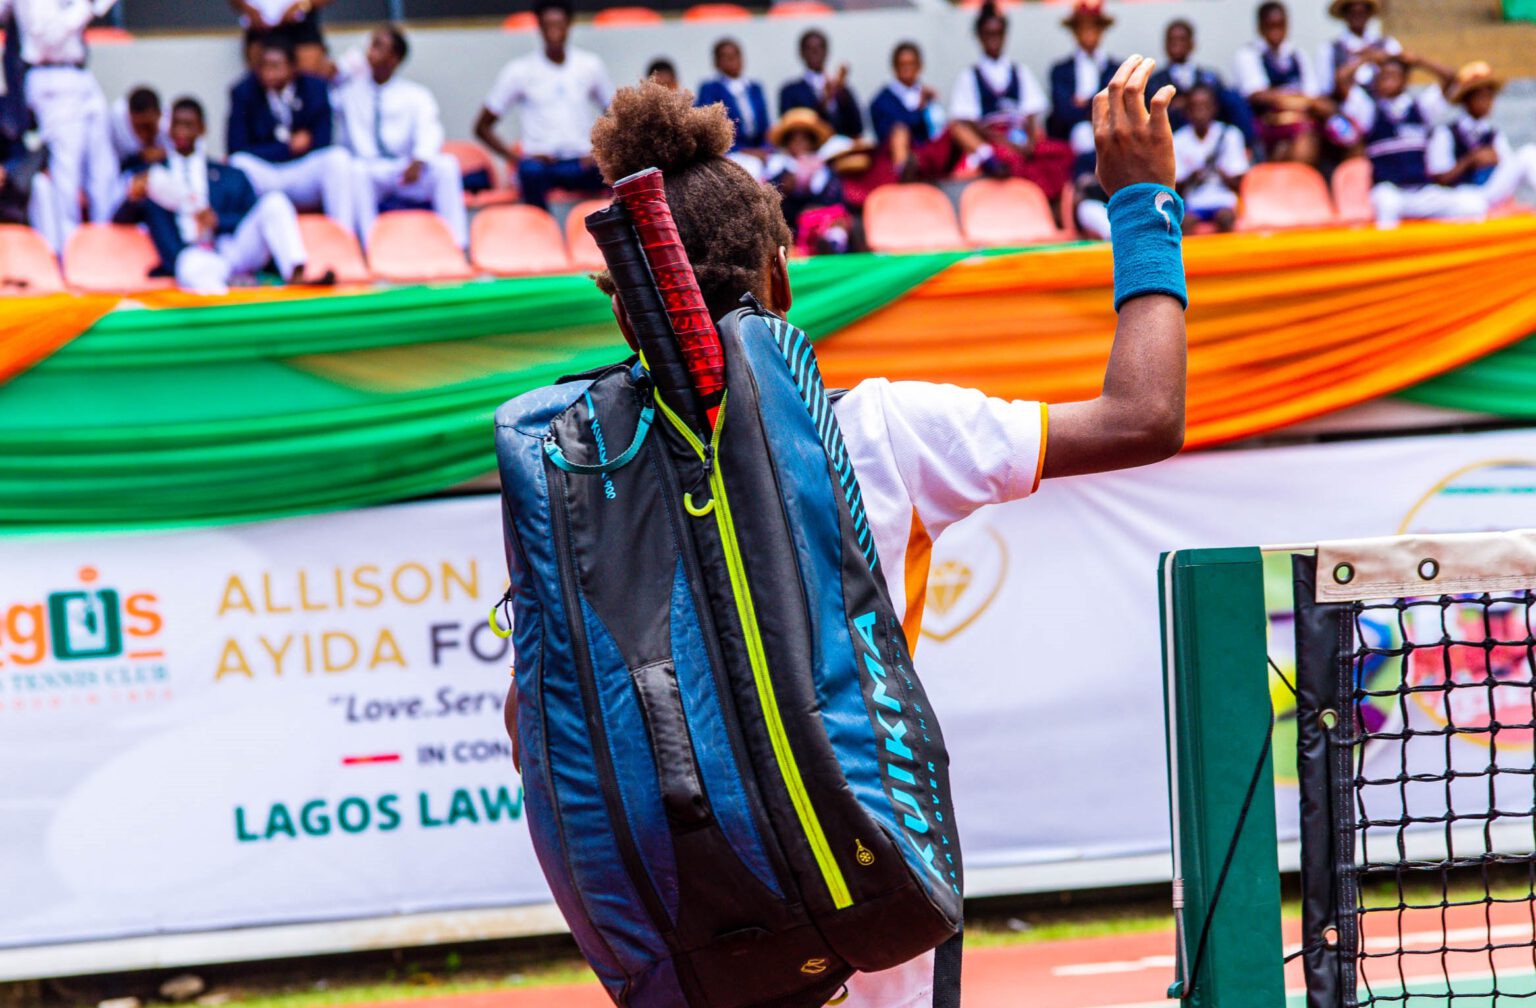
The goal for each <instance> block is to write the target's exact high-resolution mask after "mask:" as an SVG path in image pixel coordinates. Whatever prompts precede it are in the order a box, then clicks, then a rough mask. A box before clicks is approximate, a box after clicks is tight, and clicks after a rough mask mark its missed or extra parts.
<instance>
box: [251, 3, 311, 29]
mask: <svg viewBox="0 0 1536 1008" xmlns="http://www.w3.org/2000/svg"><path fill="white" fill-rule="evenodd" d="M248 2H249V3H250V5H251V6H252V7H254V8H256V13H257V14H260V15H261V20H262V21H264V22H266V23H267V24H269V25H278V24H281V23H282V21H283V15H284V14H287V13H288V8H290V7H292V6H293V3H294V0H248ZM307 17H309V13H308V12H306V13H305V14H304V16H303V17H301V18H299V20H300V21H303V20H304V19H305V18H307ZM240 25H241V27H244V28H249V27H250V26H251V19H250V18H248V17H246V16H245V15H243V14H242V15H241V16H240Z"/></svg>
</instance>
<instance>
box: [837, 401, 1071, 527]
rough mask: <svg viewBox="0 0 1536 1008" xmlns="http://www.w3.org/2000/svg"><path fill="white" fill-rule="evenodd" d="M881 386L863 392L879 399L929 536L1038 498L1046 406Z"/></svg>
mask: <svg viewBox="0 0 1536 1008" xmlns="http://www.w3.org/2000/svg"><path fill="white" fill-rule="evenodd" d="M877 382H878V385H879V387H878V388H873V389H868V390H865V389H863V388H861V390H860V391H861V392H862V391H869V392H876V393H877V394H879V396H880V399H881V407H882V410H883V413H884V417H885V427H886V431H887V434H888V436H889V438H890V449H891V456H892V458H893V459H894V461H895V464H896V470H897V472H898V473H900V475H901V479H902V482H903V483H905V484H906V488H907V492H908V495H909V496H910V498H911V500H912V504H913V507H914V508H916V509H917V514H918V517H919V518H920V519H921V520H922V523H923V527H924V528H926V529H927V530H928V534H929V535H930V536H933V537H935V538H937V537H938V535H939V533H941V532H942V531H943V530H944V529H946V528H948V527H949V526H950V525H952V524H954V523H955V522H957V521H959V520H960V519H962V518H964V517H966V516H967V515H969V514H971V512H973V511H975V510H976V509H977V508H980V507H983V506H985V505H987V504H1001V503H1004V502H1006V501H1013V500H1022V499H1023V498H1025V497H1028V496H1029V495H1030V494H1032V493H1034V492H1035V488H1036V487H1037V486H1038V485H1039V482H1040V473H1041V470H1042V468H1043V462H1044V458H1045V427H1046V420H1045V405H1044V404H1043V403H1038V402H1006V401H1004V400H1002V399H995V398H991V397H989V396H986V395H984V394H983V393H981V392H979V391H977V390H975V389H964V388H959V387H957V386H955V385H938V384H929V383H927V382H886V381H884V380H883V379H880V380H877ZM866 384H872V383H866Z"/></svg>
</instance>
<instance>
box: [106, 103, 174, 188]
mask: <svg viewBox="0 0 1536 1008" xmlns="http://www.w3.org/2000/svg"><path fill="white" fill-rule="evenodd" d="M108 124H109V129H110V131H111V136H112V152H113V153H114V154H116V155H117V166H118V169H119V170H120V171H124V172H130V171H136V170H137V171H143V170H145V169H147V168H148V167H149V166H150V165H152V164H163V163H164V162H165V152H166V151H168V150H170V148H171V134H170V126H171V119H170V117H169V116H167V115H166V114H165V110H164V108H163V107H162V106H161V104H160V95H159V94H158V93H156V91H155V89H154V88H150V87H136V88H134V89H133V90H132V91H130V92H128V94H127V95H125V96H124V97H122V98H119V99H118V100H117V101H115V102H113V103H112V111H111V114H110V115H109V116H108Z"/></svg>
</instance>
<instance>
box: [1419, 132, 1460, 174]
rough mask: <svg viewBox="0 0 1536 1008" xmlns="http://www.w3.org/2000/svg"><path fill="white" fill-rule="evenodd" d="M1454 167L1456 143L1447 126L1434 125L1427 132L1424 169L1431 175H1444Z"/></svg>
mask: <svg viewBox="0 0 1536 1008" xmlns="http://www.w3.org/2000/svg"><path fill="white" fill-rule="evenodd" d="M1455 167H1456V145H1455V143H1454V142H1453V141H1452V139H1451V128H1450V127H1449V126H1436V127H1435V128H1434V130H1433V131H1432V132H1431V133H1430V134H1429V146H1428V147H1426V148H1425V150H1424V169H1425V170H1426V171H1428V172H1429V173H1430V174H1431V175H1444V174H1445V173H1446V172H1448V171H1450V170H1451V169H1452V168H1455Z"/></svg>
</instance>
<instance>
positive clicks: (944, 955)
mask: <svg viewBox="0 0 1536 1008" xmlns="http://www.w3.org/2000/svg"><path fill="white" fill-rule="evenodd" d="M964 944H965V927H964V926H963V925H962V926H961V928H960V930H959V931H956V932H955V936H954V937H953V938H951V939H950V940H949V941H947V942H945V943H944V944H943V945H940V946H939V947H938V948H937V949H935V950H934V952H933V1008H960V952H961V949H962V946H964Z"/></svg>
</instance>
